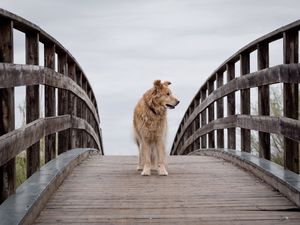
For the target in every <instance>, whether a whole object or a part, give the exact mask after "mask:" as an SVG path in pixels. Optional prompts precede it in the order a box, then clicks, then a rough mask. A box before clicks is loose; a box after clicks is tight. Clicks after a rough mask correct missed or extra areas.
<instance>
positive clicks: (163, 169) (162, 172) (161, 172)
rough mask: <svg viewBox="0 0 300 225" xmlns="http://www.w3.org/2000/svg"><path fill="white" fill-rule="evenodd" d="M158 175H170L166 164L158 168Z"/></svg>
mask: <svg viewBox="0 0 300 225" xmlns="http://www.w3.org/2000/svg"><path fill="white" fill-rule="evenodd" d="M158 175H159V176H168V171H167V170H166V168H165V167H164V166H160V167H159V168H158Z"/></svg>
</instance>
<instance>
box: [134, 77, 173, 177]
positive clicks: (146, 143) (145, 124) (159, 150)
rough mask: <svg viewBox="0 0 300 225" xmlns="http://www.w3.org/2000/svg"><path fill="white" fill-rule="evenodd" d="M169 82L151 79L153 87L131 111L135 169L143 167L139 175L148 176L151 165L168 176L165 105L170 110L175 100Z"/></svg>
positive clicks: (161, 173) (160, 173) (159, 172)
mask: <svg viewBox="0 0 300 225" xmlns="http://www.w3.org/2000/svg"><path fill="white" fill-rule="evenodd" d="M170 84H171V82H169V81H165V82H163V83H161V81H160V80H156V81H154V86H153V88H151V89H150V90H148V91H147V92H146V93H145V94H144V95H143V97H142V98H141V99H140V100H139V102H138V103H137V105H136V107H135V110H134V116H133V126H134V131H135V139H136V142H137V145H138V148H139V164H138V170H143V171H142V173H141V175H143V176H149V175H151V166H152V167H155V168H156V169H157V171H158V174H159V175H162V176H166V175H168V172H167V170H166V160H165V154H166V153H165V137H166V130H167V108H170V109H174V108H175V106H176V105H178V103H179V101H178V100H177V99H176V98H175V97H174V96H172V94H171V91H170V89H169V85H170ZM157 161H158V165H157ZM157 166H158V167H157Z"/></svg>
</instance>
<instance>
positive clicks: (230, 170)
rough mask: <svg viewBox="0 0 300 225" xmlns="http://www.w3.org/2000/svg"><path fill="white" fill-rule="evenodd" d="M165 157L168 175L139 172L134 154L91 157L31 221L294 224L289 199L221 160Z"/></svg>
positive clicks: (297, 218)
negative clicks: (167, 164)
mask: <svg viewBox="0 0 300 225" xmlns="http://www.w3.org/2000/svg"><path fill="white" fill-rule="evenodd" d="M168 161H169V173H170V175H169V176H168V177H159V176H157V175H153V176H151V177H142V176H140V175H139V173H138V172H137V171H135V168H136V162H137V158H136V157H134V156H118V157H117V156H93V157H92V158H90V159H88V160H85V161H84V162H83V163H82V164H81V165H79V166H78V167H76V168H75V169H74V171H73V173H72V174H71V175H70V176H69V177H68V178H67V179H66V180H65V181H64V182H63V184H62V186H60V188H59V189H58V191H57V192H56V193H55V194H54V195H53V196H52V198H51V199H50V200H49V202H48V203H47V205H46V207H45V209H44V210H43V211H42V212H41V214H40V216H39V217H38V218H37V220H36V224H48V225H49V224H56V225H57V224H223V225H224V224H225V225H226V224H256V223H257V224H299V223H300V212H299V211H293V210H294V209H295V208H296V207H295V205H294V204H293V203H291V202H290V201H289V200H287V199H286V198H285V197H283V196H282V195H281V194H280V193H278V192H277V191H274V190H273V189H272V188H271V187H270V186H268V185H266V184H265V183H263V182H261V181H260V180H258V179H256V178H255V177H254V176H252V175H250V174H248V173H247V172H245V171H244V170H241V169H238V168H237V167H235V166H234V165H232V164H230V163H228V162H225V161H224V160H221V159H217V158H213V157H205V156H171V157H169V158H168Z"/></svg>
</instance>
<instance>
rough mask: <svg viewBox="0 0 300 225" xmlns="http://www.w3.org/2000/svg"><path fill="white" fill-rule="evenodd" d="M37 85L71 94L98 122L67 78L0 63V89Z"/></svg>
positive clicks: (81, 93) (85, 98)
mask: <svg viewBox="0 0 300 225" xmlns="http://www.w3.org/2000/svg"><path fill="white" fill-rule="evenodd" d="M10 76H13V77H14V79H9V77H10ZM37 84H45V85H48V86H52V87H56V88H60V89H64V90H68V91H71V92H73V93H74V94H75V95H76V96H78V97H79V98H81V99H82V100H83V101H84V102H85V104H86V105H87V106H88V107H89V109H90V110H91V111H92V112H93V115H94V118H95V119H96V121H97V122H98V123H99V122H100V121H99V117H98V114H97V110H96V108H95V107H94V105H93V103H92V102H91V100H90V99H89V97H88V95H87V94H86V93H85V91H84V90H83V89H82V88H80V87H79V86H78V85H77V84H76V82H74V81H73V80H72V79H70V78H69V77H67V76H62V75H61V74H60V73H57V72H55V71H54V70H52V69H48V68H44V67H39V66H34V65H15V64H6V63H0V88H9V87H16V86H25V85H37Z"/></svg>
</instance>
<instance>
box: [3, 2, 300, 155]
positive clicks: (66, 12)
mask: <svg viewBox="0 0 300 225" xmlns="http://www.w3.org/2000/svg"><path fill="white" fill-rule="evenodd" d="M0 8H3V9H5V10H8V11H11V12H12V13H14V14H17V15H19V16H21V17H24V18H25V19H27V20H29V21H31V22H33V23H35V24H36V25H38V26H39V27H41V28H42V29H43V30H45V31H46V32H47V33H49V34H50V35H52V36H53V37H54V38H55V39H56V40H58V41H59V42H60V43H61V44H62V45H63V46H64V47H65V48H66V49H68V51H69V52H70V53H71V54H72V55H73V56H74V57H75V58H76V59H77V61H78V62H79V64H80V65H81V67H82V68H83V70H84V72H85V74H86V75H87V77H88V79H89V81H90V83H91V85H92V88H93V90H94V93H95V95H96V99H97V102H98V106H99V111H100V119H101V124H100V126H101V128H102V133H103V141H104V151H105V154H107V155H130V154H137V152H138V151H137V147H136V146H135V143H134V141H133V132H132V116H133V110H134V107H135V105H136V103H137V101H138V100H139V98H140V97H141V96H142V94H143V93H144V92H145V91H146V90H148V89H149V88H151V87H152V83H153V81H154V80H156V79H161V80H169V81H171V82H172V85H171V86H170V87H171V89H172V93H173V94H174V95H175V96H176V97H177V98H178V99H179V100H180V104H179V105H178V106H177V108H176V109H174V110H170V111H169V112H168V138H167V144H166V147H167V151H168V152H169V151H170V148H171V144H172V142H173V139H174V136H175V133H176V131H177V128H178V125H179V123H180V121H181V119H182V116H183V115H184V112H185V110H186V108H187V106H188V105H189V103H190V102H191V100H192V97H193V96H194V95H195V94H196V92H197V91H198V89H199V87H200V86H201V85H202V84H203V83H204V82H205V80H206V79H207V78H208V77H209V76H210V75H211V73H212V72H213V71H214V70H215V69H216V68H217V67H218V66H219V65H220V64H222V62H224V61H225V60H226V59H227V58H229V57H230V56H231V55H233V54H234V53H235V52H236V51H238V50H239V49H241V48H242V47H244V46H245V45H247V44H248V43H249V42H251V41H253V40H255V39H257V38H259V37H261V36H262V35H264V34H267V33H269V32H271V31H273V30H275V29H277V28H279V27H281V26H284V25H286V24H288V23H291V22H293V21H295V20H298V19H299V16H300V14H299V10H300V1H299V0H286V1H282V0H264V1H262V0H251V1H246V0H244V1H243V0H226V1H225V0H85V1H81V0H59V1H58V0H56V1H55V0H51V1H50V0H44V1H40V0H26V1H24V0H1V1H0ZM14 36H15V39H16V41H15V43H16V48H15V63H24V60H25V55H24V48H25V47H24V41H23V40H24V35H23V36H22V34H21V33H18V32H16V34H15V35H14ZM280 50H281V49H280V44H277V45H276V44H274V46H273V47H272V46H271V47H270V51H273V52H275V55H276V52H277V51H280ZM280 57H281V56H280V54H279V55H278V57H277V56H276V57H274V58H271V59H270V64H271V65H272V64H276V63H280V60H281V59H280ZM253 61H254V60H253ZM254 64H255V63H254ZM252 67H253V65H252ZM23 92H24V91H23ZM16 98H17V99H16V104H17V105H18V104H20V102H22V101H23V100H22V99H23V98H24V93H23V94H22V90H19V89H18V90H16Z"/></svg>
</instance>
